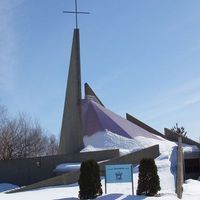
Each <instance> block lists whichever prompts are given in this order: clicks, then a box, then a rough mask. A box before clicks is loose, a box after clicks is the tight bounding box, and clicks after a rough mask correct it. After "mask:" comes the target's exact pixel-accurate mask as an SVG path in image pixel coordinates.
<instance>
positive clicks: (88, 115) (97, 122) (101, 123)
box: [82, 99, 160, 139]
mask: <svg viewBox="0 0 200 200" xmlns="http://www.w3.org/2000/svg"><path fill="white" fill-rule="evenodd" d="M82 111H83V112H82V115H83V128H84V135H88V136H90V135H92V134H94V133H96V132H99V131H104V130H106V129H107V130H109V131H111V132H113V133H116V134H118V135H121V136H124V137H127V138H134V137H136V136H143V137H148V138H153V139H160V137H157V136H156V135H154V134H152V133H150V132H148V131H146V130H145V129H143V128H141V127H139V126H138V125H136V124H134V123H132V122H130V121H128V120H126V119H125V118H123V117H121V116H119V115H117V114H115V113H114V112H112V111H110V110H109V109H107V108H105V107H103V106H101V105H100V104H98V103H96V102H94V101H93V100H91V99H90V100H89V99H84V100H82Z"/></svg>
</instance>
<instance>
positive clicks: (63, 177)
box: [9, 145, 160, 193]
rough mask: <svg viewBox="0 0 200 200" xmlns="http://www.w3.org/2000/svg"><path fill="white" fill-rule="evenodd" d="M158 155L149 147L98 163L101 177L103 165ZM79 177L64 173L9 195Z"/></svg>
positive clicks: (65, 182) (129, 161)
mask: <svg viewBox="0 0 200 200" xmlns="http://www.w3.org/2000/svg"><path fill="white" fill-rule="evenodd" d="M159 155H160V152H159V145H154V146H152V147H149V148H146V149H143V150H140V151H137V152H133V153H130V154H127V155H124V156H121V157H117V158H114V159H111V160H109V161H104V162H101V163H99V165H100V170H101V174H102V175H103V174H104V168H105V165H108V164H138V163H139V162H140V160H141V159H143V158H153V159H155V158H156V157H158V156H159ZM79 175H80V171H79V170H77V171H73V172H69V173H65V174H63V175H59V176H56V177H54V178H50V179H47V180H43V181H40V182H38V183H35V184H32V185H29V186H26V187H24V188H21V189H17V190H14V191H11V192H9V193H14V192H22V191H28V190H32V189H37V188H42V187H49V186H55V185H66V184H72V183H76V182H77V181H78V179H79Z"/></svg>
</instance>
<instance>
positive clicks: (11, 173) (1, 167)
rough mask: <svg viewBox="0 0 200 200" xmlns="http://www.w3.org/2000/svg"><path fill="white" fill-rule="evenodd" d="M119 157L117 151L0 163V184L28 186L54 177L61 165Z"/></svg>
mask: <svg viewBox="0 0 200 200" xmlns="http://www.w3.org/2000/svg"><path fill="white" fill-rule="evenodd" d="M118 156H119V150H118V149H116V150H105V151H95V152H84V153H79V154H68V155H55V156H44V157H36V158H27V159H14V160H6V161H0V183H12V184H16V185H19V186H24V185H30V184H33V183H36V182H39V181H41V180H44V179H48V178H51V177H55V176H56V175H55V174H54V173H53V170H54V169H55V167H56V166H57V165H59V164H61V163H73V162H82V161H84V160H87V159H94V160H96V161H100V160H107V159H111V158H114V157H118Z"/></svg>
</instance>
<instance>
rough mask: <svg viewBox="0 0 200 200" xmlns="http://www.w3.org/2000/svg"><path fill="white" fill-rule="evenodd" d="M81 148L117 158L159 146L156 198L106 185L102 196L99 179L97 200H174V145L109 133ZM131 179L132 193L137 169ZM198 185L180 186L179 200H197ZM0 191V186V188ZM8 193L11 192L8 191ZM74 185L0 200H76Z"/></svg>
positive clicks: (70, 166) (127, 185) (63, 166)
mask: <svg viewBox="0 0 200 200" xmlns="http://www.w3.org/2000/svg"><path fill="white" fill-rule="evenodd" d="M84 144H85V148H84V149H83V150H82V152H84V151H95V150H103V149H119V150H120V152H121V154H124V153H130V152H133V151H137V150H140V149H143V148H146V147H149V146H152V145H156V144H159V148H160V153H161V154H160V156H159V157H158V158H156V159H155V162H156V165H157V168H158V175H159V177H160V184H161V191H159V194H160V197H144V196H132V195H131V184H130V183H124V184H108V185H107V186H108V187H107V191H108V194H105V189H104V188H105V186H104V185H105V180H104V178H103V177H102V181H101V182H102V189H103V191H104V192H103V195H102V196H100V197H99V198H97V199H102V200H122V199H123V200H124V199H125V200H129V199H130V200H132V199H133V200H141V199H145V200H154V199H156V200H159V199H163V200H178V198H177V197H176V194H175V180H176V167H177V166H176V163H177V157H176V155H177V152H176V149H177V148H176V147H177V144H176V143H174V142H170V141H168V140H165V139H163V138H159V139H158V140H156V139H152V138H146V137H142V136H138V137H135V138H134V139H129V138H125V137H122V136H119V135H117V134H115V133H112V132H110V131H107V130H106V131H105V132H97V133H96V134H93V135H92V136H90V137H88V136H85V137H84ZM183 148H184V151H196V150H197V148H196V147H195V146H190V145H184V147H183ZM79 167H80V164H77V163H65V164H61V165H58V166H57V168H56V169H57V170H61V171H62V170H66V169H67V170H73V169H75V168H79ZM133 179H134V192H135V193H136V189H137V182H138V166H136V167H134V169H133ZM199 188H200V181H198V180H196V181H195V180H191V179H190V180H187V181H186V182H185V184H184V185H183V200H200V190H199ZM0 189H1V185H0ZM10 189H11V188H10ZM78 191H79V187H78V184H73V185H65V186H57V187H48V188H42V189H38V190H33V191H28V192H20V193H15V194H5V193H4V192H2V193H0V199H1V200H21V199H29V200H33V199H34V200H35V199H38V200H39V199H45V200H53V199H54V200H55V199H56V200H69V199H78Z"/></svg>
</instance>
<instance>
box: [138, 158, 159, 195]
mask: <svg viewBox="0 0 200 200" xmlns="http://www.w3.org/2000/svg"><path fill="white" fill-rule="evenodd" d="M159 190H161V188H160V179H159V176H158V173H157V166H156V164H155V161H154V159H142V160H141V161H140V166H139V179H138V188H137V194H138V195H146V196H154V195H156V194H157V192H158V191H159Z"/></svg>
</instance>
